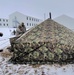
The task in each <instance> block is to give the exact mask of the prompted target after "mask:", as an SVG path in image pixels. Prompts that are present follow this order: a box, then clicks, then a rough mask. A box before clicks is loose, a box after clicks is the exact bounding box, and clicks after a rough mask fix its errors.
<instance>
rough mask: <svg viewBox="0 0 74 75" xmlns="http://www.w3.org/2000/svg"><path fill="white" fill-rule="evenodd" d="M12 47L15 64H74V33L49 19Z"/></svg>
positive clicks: (20, 38)
mask: <svg viewBox="0 0 74 75" xmlns="http://www.w3.org/2000/svg"><path fill="white" fill-rule="evenodd" d="M12 47H13V57H12V58H11V61H14V62H15V63H27V62H32V63H34V62H39V63H41V62H45V63H46V62H51V63H53V62H54V63H55V62H56V63H62V62H73V59H74V32H73V31H72V30H70V29H68V28H67V27H65V26H63V25H60V24H59V23H57V22H55V21H53V20H52V19H47V20H45V21H43V22H42V23H40V24H39V25H37V26H35V27H33V28H31V29H30V30H29V31H27V32H26V33H24V34H23V35H22V36H21V37H19V38H18V39H17V40H15V41H14V43H13V44H12Z"/></svg>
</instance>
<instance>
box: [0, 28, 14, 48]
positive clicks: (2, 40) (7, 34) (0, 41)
mask: <svg viewBox="0 0 74 75" xmlns="http://www.w3.org/2000/svg"><path fill="white" fill-rule="evenodd" d="M13 30H14V29H13V28H0V32H2V33H3V37H0V49H2V48H4V47H6V46H8V45H10V42H9V38H11V37H14V35H13V34H12V32H13Z"/></svg>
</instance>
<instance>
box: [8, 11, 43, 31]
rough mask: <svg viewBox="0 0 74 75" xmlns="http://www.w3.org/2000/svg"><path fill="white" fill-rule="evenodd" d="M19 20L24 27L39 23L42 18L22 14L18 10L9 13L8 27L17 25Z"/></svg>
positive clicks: (27, 27)
mask: <svg viewBox="0 0 74 75" xmlns="http://www.w3.org/2000/svg"><path fill="white" fill-rule="evenodd" d="M21 22H24V24H25V26H26V29H27V30H28V29H30V28H31V27H33V26H35V25H37V24H39V23H40V22H42V20H40V19H37V18H34V17H31V16H27V15H24V14H22V13H20V12H14V13H12V14H10V15H9V27H17V26H18V25H19V24H20V23H21Z"/></svg>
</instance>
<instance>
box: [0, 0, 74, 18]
mask: <svg viewBox="0 0 74 75" xmlns="http://www.w3.org/2000/svg"><path fill="white" fill-rule="evenodd" d="M15 11H18V12H21V13H23V14H25V15H29V16H33V17H37V18H40V19H44V14H46V18H48V13H49V12H51V13H52V18H55V17H58V16H60V15H62V14H66V15H68V16H70V17H73V18H74V0H0V18H8V16H9V14H11V13H13V12H15Z"/></svg>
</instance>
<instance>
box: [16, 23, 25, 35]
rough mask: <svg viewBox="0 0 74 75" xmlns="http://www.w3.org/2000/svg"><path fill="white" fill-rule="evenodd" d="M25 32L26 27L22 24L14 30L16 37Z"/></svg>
mask: <svg viewBox="0 0 74 75" xmlns="http://www.w3.org/2000/svg"><path fill="white" fill-rule="evenodd" d="M25 32H26V27H25V25H24V23H23V22H22V23H21V24H20V25H19V26H18V27H17V29H16V36H21V35H22V34H24V33H25Z"/></svg>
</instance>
